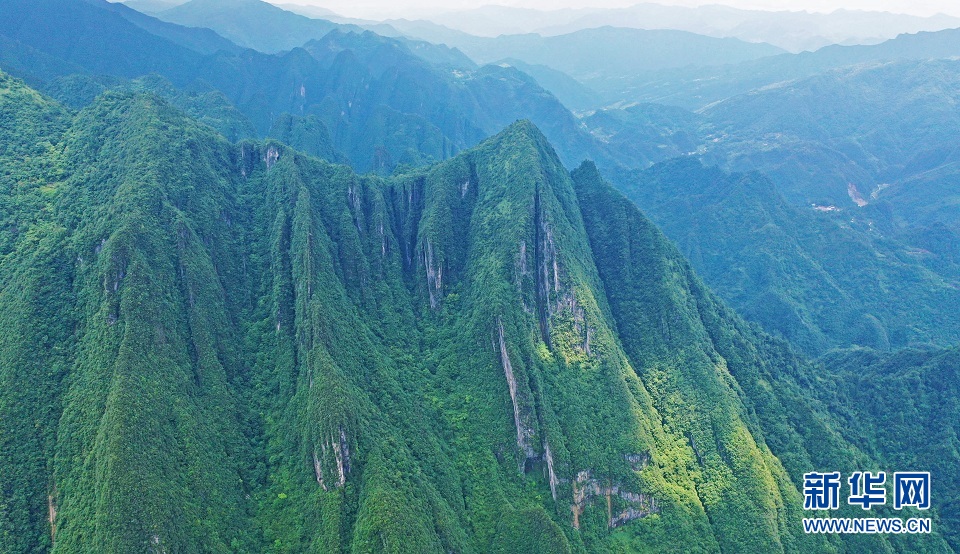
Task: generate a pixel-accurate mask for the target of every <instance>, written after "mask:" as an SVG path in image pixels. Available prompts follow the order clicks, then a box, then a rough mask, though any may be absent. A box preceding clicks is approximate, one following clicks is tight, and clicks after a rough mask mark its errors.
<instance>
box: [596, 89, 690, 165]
mask: <svg viewBox="0 0 960 554" xmlns="http://www.w3.org/2000/svg"><path fill="white" fill-rule="evenodd" d="M582 121H583V123H584V125H586V127H587V128H588V129H589V131H590V134H591V135H593V137H594V138H595V139H597V140H598V141H600V142H601V143H603V144H604V146H606V147H607V149H608V151H609V152H610V154H611V156H612V157H614V158H615V159H616V160H618V161H619V162H620V163H621V164H622V165H624V166H626V167H632V168H640V169H643V168H645V167H646V166H648V165H651V164H653V163H656V162H660V161H664V160H667V159H670V158H675V157H678V156H684V155H688V154H696V153H697V152H698V151H700V150H701V149H702V148H703V146H704V142H705V140H706V139H705V137H704V134H705V133H706V130H705V125H706V118H704V117H703V116H702V115H699V114H696V113H694V112H690V111H687V110H685V109H683V108H678V107H675V106H664V105H662V104H637V105H634V106H630V107H628V108H608V109H603V110H597V111H594V112H591V113H589V114H588V115H585V117H583V119H582Z"/></svg>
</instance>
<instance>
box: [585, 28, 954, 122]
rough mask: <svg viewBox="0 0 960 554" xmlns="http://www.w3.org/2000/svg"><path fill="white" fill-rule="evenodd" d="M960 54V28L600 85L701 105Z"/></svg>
mask: <svg viewBox="0 0 960 554" xmlns="http://www.w3.org/2000/svg"><path fill="white" fill-rule="evenodd" d="M957 56H960V29H947V30H943V31H938V32H920V33H915V34H905V35H900V36H898V37H897V38H894V39H891V40H888V41H885V42H882V43H880V44H876V45H857V46H840V45H834V46H826V47H824V48H821V49H820V50H817V51H816V52H803V53H800V54H782V55H779V56H773V57H770V58H762V59H757V60H752V61H746V62H742V63H739V64H733V65H726V66H718V67H709V68H683V69H666V70H661V71H656V72H649V73H644V74H638V75H636V76H635V77H634V78H632V79H625V80H622V81H621V82H619V83H618V82H611V83H609V84H606V85H604V86H601V85H602V83H597V84H594V88H595V89H596V90H597V91H598V92H600V93H602V94H603V95H604V99H605V100H606V101H608V102H618V101H628V102H655V103H662V104H671V105H676V106H681V107H684V108H687V109H691V110H696V109H699V108H702V107H704V106H707V105H710V104H712V103H714V102H717V101H720V100H724V99H726V98H730V97H732V96H736V95H738V94H743V93H746V92H749V91H752V90H756V89H760V88H763V87H766V86H771V85H776V84H780V83H783V82H784V81H792V80H796V79H803V78H806V77H811V76H813V75H817V74H819V73H823V72H825V71H829V70H832V69H838V68H841V67H847V66H852V65H859V64H864V63H878V62H886V61H896V60H927V59H939V58H953V57H957Z"/></svg>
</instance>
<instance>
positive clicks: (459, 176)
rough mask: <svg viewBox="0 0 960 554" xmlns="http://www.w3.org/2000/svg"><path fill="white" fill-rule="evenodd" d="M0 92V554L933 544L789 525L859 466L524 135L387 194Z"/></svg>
mask: <svg viewBox="0 0 960 554" xmlns="http://www.w3.org/2000/svg"><path fill="white" fill-rule="evenodd" d="M3 86H4V87H5V88H4V89H3V91H4V92H3V94H4V96H0V101H2V100H3V98H5V97H11V98H15V101H12V102H3V103H0V107H2V110H3V111H2V112H0V121H2V122H4V126H3V127H2V128H0V130H2V132H3V133H5V134H6V135H5V137H4V139H5V140H4V142H3V143H4V144H7V143H8V140H6V139H7V138H17V139H18V140H19V141H20V142H19V143H18V144H20V145H21V146H17V148H20V149H24V150H22V151H26V152H30V153H31V157H30V158H29V159H26V158H24V156H23V155H22V154H21V151H19V150H18V151H17V152H12V153H11V154H10V156H12V157H13V158H12V159H11V158H7V159H5V163H4V164H3V166H4V167H5V168H8V173H5V174H4V179H5V181H4V183H5V185H4V187H5V188H4V190H5V193H4V198H5V199H9V207H5V208H4V209H5V212H4V218H5V221H6V222H8V223H6V224H5V225H4V229H3V231H4V233H5V234H4V237H5V239H4V240H5V242H4V244H5V245H6V246H5V249H4V251H3V256H4V257H3V258H2V260H0V314H3V316H2V318H0V322H2V324H3V326H4V329H3V331H4V332H3V333H2V334H0V335H2V339H0V384H2V387H0V441H2V446H3V448H2V449H0V452H2V454H0V495H2V496H0V550H3V551H12V552H46V551H49V550H50V549H51V545H52V551H53V552H64V553H66V552H89V551H96V552H137V551H145V550H154V551H167V552H211V551H212V552H263V551H269V552H331V551H332V552H337V551H351V552H373V551H378V552H379V551H389V552H409V551H418V552H450V551H453V552H530V551H539V552H573V551H576V552H608V551H624V552H631V551H650V552H654V551H658V552H659V551H676V552H691V551H700V552H717V551H721V550H723V551H790V552H808V551H819V550H838V551H863V550H864V549H871V550H880V549H884V548H890V547H892V546H904V545H906V546H907V547H910V548H916V549H926V550H938V549H939V550H943V549H946V548H947V545H946V543H945V542H943V539H942V538H941V535H940V534H935V535H932V536H929V537H923V538H921V539H920V540H916V541H913V542H905V543H902V544H901V543H888V542H887V541H886V540H885V539H883V538H877V537H868V538H865V539H862V540H861V541H859V542H858V541H851V542H849V543H840V542H835V541H827V540H825V539H822V538H820V537H816V536H807V535H804V534H803V533H802V528H801V527H800V522H799V518H800V517H801V510H800V500H801V499H800V493H799V491H798V488H797V483H798V482H799V479H800V474H801V473H802V472H803V471H807V470H809V469H813V468H818V469H826V470H832V469H841V470H849V469H851V468H853V469H860V465H858V464H861V465H863V464H869V463H871V461H872V460H874V458H871V457H870V456H871V455H873V453H872V451H871V450H869V449H865V450H861V449H860V448H858V447H856V446H854V445H853V444H852V443H851V442H850V441H852V440H853V439H854V438H856V437H843V436H842V435H841V433H839V432H838V431H837V430H836V429H835V420H834V419H832V418H831V416H830V415H829V412H828V411H827V408H826V407H825V406H824V404H823V403H822V402H821V401H820V400H817V399H815V398H812V397H811V396H812V395H811V394H810V393H809V391H807V390H806V389H805V388H804V387H805V386H806V381H807V379H808V377H809V375H808V373H807V372H808V371H810V369H809V367H808V366H806V365H805V364H804V363H803V362H802V361H801V360H799V359H798V358H796V357H795V356H794V355H793V354H791V353H790V351H789V349H788V348H787V347H786V346H785V345H784V344H782V343H779V342H777V341H775V340H773V339H770V338H768V337H766V336H764V335H762V334H760V333H759V332H757V331H755V330H754V329H752V328H751V327H749V326H748V325H746V324H744V323H743V322H742V321H741V320H739V319H738V318H737V317H736V316H735V315H734V314H733V313H732V312H731V311H730V310H728V309H726V308H724V307H723V305H722V304H720V303H719V302H718V301H717V300H716V299H715V298H714V297H713V295H712V294H711V293H709V292H708V291H707V290H706V289H705V288H704V287H703V285H701V284H700V282H699V280H698V279H697V278H696V277H695V276H694V275H693V273H692V271H691V270H690V269H689V267H688V266H687V264H686V263H685V262H684V261H683V259H682V258H681V257H680V255H679V254H678V253H677V251H676V250H675V248H674V247H672V246H671V245H670V244H669V243H668V242H667V241H666V240H665V239H664V238H663V236H662V235H661V234H660V233H659V232H658V231H656V229H655V228H654V227H653V226H652V225H651V224H650V223H649V222H648V221H647V220H646V219H645V218H644V217H643V216H642V215H641V214H640V213H639V212H638V211H637V210H636V209H635V208H634V207H633V206H632V205H631V204H630V203H629V202H628V201H627V200H625V199H624V198H623V197H621V196H619V195H618V194H617V193H615V192H613V190H612V189H610V188H609V187H608V186H607V185H606V184H604V183H603V182H602V181H601V180H600V179H599V176H598V175H597V174H596V172H595V170H593V169H592V167H591V166H589V165H588V166H584V167H582V168H581V169H580V170H578V171H577V172H575V173H574V175H573V178H571V176H570V175H569V174H568V173H567V172H566V170H565V169H564V168H563V166H562V165H561V164H560V162H559V159H558V158H557V156H556V154H555V153H554V151H553V149H552V148H551V147H550V145H549V144H548V143H547V141H546V139H545V138H544V137H543V136H542V135H541V134H540V133H539V131H537V129H536V128H535V127H534V126H533V125H532V124H530V123H528V122H518V123H516V124H514V125H511V126H510V127H509V128H508V129H506V130H505V131H503V132H502V133H500V134H499V135H497V136H496V137H493V138H491V139H489V140H487V141H485V142H484V143H482V144H481V145H480V146H478V147H477V148H475V149H473V150H469V151H467V152H465V153H463V154H461V155H459V156H457V157H455V158H453V159H451V160H449V161H446V162H444V163H441V164H439V165H436V166H433V167H429V168H423V169H418V170H414V171H411V172H409V173H405V174H400V175H396V176H394V177H392V178H390V179H384V178H379V177H372V176H367V177H359V176H357V175H356V174H355V173H353V172H352V171H351V170H350V169H349V168H346V167H344V166H339V165H332V164H329V163H326V162H323V161H320V160H318V159H315V158H310V157H307V156H305V155H303V154H300V153H298V152H296V151H294V150H292V149H290V148H288V147H286V146H285V145H283V144H281V143H278V142H265V143H254V142H241V143H239V144H235V145H234V144H230V143H229V142H227V141H226V140H224V139H223V138H222V137H220V136H219V135H217V134H216V133H215V132H214V131H213V130H212V129H210V128H208V127H205V126H201V125H198V124H197V123H196V122H195V121H193V120H191V119H190V118H189V117H188V116H186V115H185V114H183V113H182V112H180V111H179V110H177V109H176V108H174V107H173V106H172V105H170V104H169V103H167V102H166V101H164V100H161V99H159V98H158V97H156V96H154V95H150V94H139V93H130V92H125V93H108V94H105V95H103V96H101V97H100V98H98V99H97V100H96V101H95V102H94V103H93V104H92V105H91V106H89V107H88V108H85V109H84V110H82V111H80V112H79V113H77V114H72V113H70V112H68V111H66V110H65V109H63V108H60V107H58V106H57V105H56V104H54V103H52V102H50V101H49V100H46V99H44V98H43V97H41V96H39V95H37V94H36V93H34V92H32V91H30V90H29V89H27V88H26V87H25V86H24V85H23V84H22V83H20V82H18V81H15V80H12V79H9V78H6V77H5V78H4V81H3ZM7 122H13V123H9V124H8V123H7ZM34 158H35V159H34ZM21 159H26V161H18V160H21ZM941 500H942V499H937V500H935V501H941ZM936 508H937V509H939V506H936ZM51 522H52V525H51ZM745 523H747V524H745Z"/></svg>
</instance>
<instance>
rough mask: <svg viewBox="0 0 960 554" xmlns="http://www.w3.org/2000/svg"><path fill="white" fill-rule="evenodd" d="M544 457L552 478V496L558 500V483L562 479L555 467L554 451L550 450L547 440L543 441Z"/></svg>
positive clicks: (548, 477) (548, 476)
mask: <svg viewBox="0 0 960 554" xmlns="http://www.w3.org/2000/svg"><path fill="white" fill-rule="evenodd" d="M543 458H544V459H545V460H546V461H547V479H549V480H550V496H552V497H553V499H554V500H556V499H557V485H558V484H560V481H559V480H558V479H557V474H556V472H555V471H554V469H553V452H551V451H550V443H549V442H548V441H546V440H544V441H543Z"/></svg>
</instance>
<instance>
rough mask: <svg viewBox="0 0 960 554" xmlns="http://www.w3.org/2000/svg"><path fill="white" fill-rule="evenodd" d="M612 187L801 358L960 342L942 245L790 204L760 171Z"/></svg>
mask: <svg viewBox="0 0 960 554" xmlns="http://www.w3.org/2000/svg"><path fill="white" fill-rule="evenodd" d="M618 181H619V183H620V189H621V190H622V191H623V193H624V194H626V195H627V196H628V197H629V198H630V199H631V200H633V201H634V202H636V204H637V205H638V206H640V207H641V208H642V209H643V210H644V212H645V213H646V214H648V215H649V216H650V218H651V219H652V220H653V221H654V222H656V223H657V225H659V226H661V228H662V229H663V230H664V233H666V234H667V236H669V237H670V238H671V239H673V240H674V241H675V242H676V243H677V245H678V246H679V248H680V250H681V251H682V252H683V254H684V255H685V256H686V257H687V258H688V259H689V260H690V262H691V264H692V265H693V266H694V267H695V268H696V269H697V271H698V272H699V273H700V274H701V275H702V276H703V278H704V280H705V281H706V282H707V283H708V284H709V285H710V286H711V287H712V289H713V290H715V291H716V292H717V294H718V295H720V296H721V297H722V298H723V299H724V300H726V301H727V302H729V303H730V305H731V306H733V307H734V308H736V309H737V311H738V312H740V313H741V314H743V315H744V316H745V317H746V318H747V319H749V320H751V321H754V322H756V323H759V324H760V325H762V326H763V328H764V329H766V330H767V331H769V332H773V333H777V334H779V335H780V336H782V337H784V338H786V339H788V340H789V341H790V342H791V343H792V344H793V345H794V346H795V347H797V348H799V349H801V350H803V351H806V352H808V353H815V354H817V353H822V352H824V351H826V350H827V349H829V348H837V347H845V346H850V345H861V346H869V347H872V348H877V349H879V350H889V349H890V348H902V347H904V346H909V345H921V344H928V345H929V344H935V345H940V346H948V345H951V344H955V343H956V341H957V338H958V337H960V319H958V317H957V315H956V314H957V306H960V290H958V288H957V283H958V277H960V273H958V269H957V266H956V264H955V262H953V260H952V259H951V258H952V256H951V255H950V253H949V250H950V244H949V242H947V245H945V246H943V247H937V246H933V245H930V246H928V245H927V244H924V246H925V247H927V248H929V249H930V250H926V249H920V248H918V247H916V246H911V245H909V244H906V243H904V242H901V241H898V240H896V238H895V236H896V235H895V234H894V233H891V232H890V231H889V229H887V228H883V227H881V226H880V224H879V223H878V224H877V225H876V226H874V225H873V224H872V223H870V222H867V221H863V220H861V219H860V214H856V213H854V214H852V213H851V212H850V210H847V209H839V208H836V207H834V208H829V209H827V208H824V207H822V206H821V210H814V209H812V208H809V207H808V208H797V207H795V206H792V205H791V204H790V203H788V202H787V201H786V200H785V199H784V198H783V197H782V196H781V195H780V194H779V193H778V192H777V190H776V186H775V185H774V183H772V182H771V181H770V180H769V179H767V178H765V177H763V176H762V175H760V174H759V173H757V172H752V173H746V174H742V173H732V174H731V173H725V172H723V171H721V170H719V169H717V168H707V167H704V166H702V165H701V164H700V162H698V161H697V160H694V159H677V160H671V161H668V162H663V163H660V164H657V165H655V166H653V167H651V168H649V169H647V170H645V171H634V172H624V173H621V174H620V175H619V177H618ZM888 233H889V234H888ZM891 234H893V235H894V236H893V237H891V236H890V235H891ZM915 240H916V239H915ZM945 242H946V241H945ZM921 244H923V243H922V242H921Z"/></svg>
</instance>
